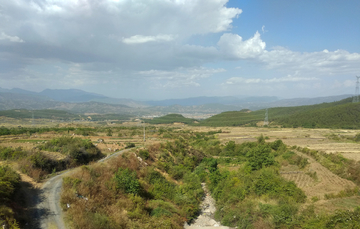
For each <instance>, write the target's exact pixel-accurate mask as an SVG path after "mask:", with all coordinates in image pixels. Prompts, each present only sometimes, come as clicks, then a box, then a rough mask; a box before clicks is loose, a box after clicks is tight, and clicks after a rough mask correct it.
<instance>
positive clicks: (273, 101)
mask: <svg viewBox="0 0 360 229" xmlns="http://www.w3.org/2000/svg"><path fill="white" fill-rule="evenodd" d="M348 97H351V95H339V96H329V97H318V98H296V99H278V98H277V97H274V96H262V97H260V96H259V97H243V98H237V97H234V96H223V97H206V96H202V97H193V98H185V99H167V100H160V101H145V102H142V101H136V100H132V99H118V98H110V97H107V96H104V95H101V94H96V93H90V92H86V91H82V90H77V89H56V90H54V89H46V90H44V91H42V92H33V91H27V90H23V89H19V88H13V89H3V88H0V110H11V109H28V110H38V109H56V110H65V111H69V112H73V113H98V114H110V113H114V114H132V115H136V116H139V115H153V116H161V115H165V114H169V113H179V114H184V115H186V116H191V115H194V116H198V115H200V116H201V115H202V114H212V115H213V114H218V113H221V112H224V111H239V110H242V109H250V110H259V109H263V108H266V107H287V106H300V105H313V104H318V103H324V102H334V101H339V100H341V99H344V98H348Z"/></svg>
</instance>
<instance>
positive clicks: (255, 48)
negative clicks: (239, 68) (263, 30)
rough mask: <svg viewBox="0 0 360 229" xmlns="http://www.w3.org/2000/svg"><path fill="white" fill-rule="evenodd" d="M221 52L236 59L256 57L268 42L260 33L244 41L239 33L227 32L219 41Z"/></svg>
mask: <svg viewBox="0 0 360 229" xmlns="http://www.w3.org/2000/svg"><path fill="white" fill-rule="evenodd" d="M218 46H219V49H220V52H222V53H223V54H224V56H226V57H229V58H235V59H248V58H256V57H258V56H259V55H260V54H262V53H263V52H264V50H265V47H266V44H265V42H263V41H262V40H261V37H260V33H259V32H256V33H255V35H254V36H253V37H252V38H250V39H248V40H245V41H243V39H242V37H240V36H239V35H237V34H231V33H225V34H223V35H222V36H221V37H220V40H219V42H218Z"/></svg>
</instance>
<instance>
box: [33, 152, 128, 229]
mask: <svg viewBox="0 0 360 229" xmlns="http://www.w3.org/2000/svg"><path fill="white" fill-rule="evenodd" d="M129 150H131V149H125V150H121V151H118V152H115V153H113V154H112V155H110V156H107V157H106V158H103V159H101V160H99V161H98V163H102V162H104V161H107V160H109V159H110V158H112V157H115V156H119V155H121V154H123V153H125V152H127V151H129ZM77 169H78V168H74V169H71V170H67V171H64V172H62V173H60V174H59V175H57V176H55V177H52V178H51V179H50V180H48V181H47V182H45V183H44V185H43V186H42V188H41V190H40V192H39V194H38V195H37V196H34V200H33V201H34V202H35V205H36V208H35V211H34V214H33V219H34V220H33V223H32V225H31V227H32V228H42V229H56V228H58V229H66V228H67V227H66V225H65V223H64V220H63V212H62V210H61V207H60V194H61V187H62V181H63V177H65V176H69V175H70V174H71V173H73V172H75V171H76V170H77Z"/></svg>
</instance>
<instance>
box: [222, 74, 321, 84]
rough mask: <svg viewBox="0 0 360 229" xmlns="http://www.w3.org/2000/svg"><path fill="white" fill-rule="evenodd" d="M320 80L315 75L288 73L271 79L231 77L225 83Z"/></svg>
mask: <svg viewBox="0 0 360 229" xmlns="http://www.w3.org/2000/svg"><path fill="white" fill-rule="evenodd" d="M314 80H319V79H318V78H315V77H297V76H291V75H288V76H286V77H280V78H271V79H260V78H243V77H231V78H229V79H228V80H226V82H225V84H227V85H235V84H259V83H262V84H269V83H283V82H301V81H314Z"/></svg>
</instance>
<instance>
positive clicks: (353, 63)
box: [259, 47, 360, 75]
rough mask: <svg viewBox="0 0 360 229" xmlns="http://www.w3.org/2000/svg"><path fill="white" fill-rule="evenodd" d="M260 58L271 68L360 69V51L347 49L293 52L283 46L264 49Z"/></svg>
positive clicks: (330, 71)
mask: <svg viewBox="0 0 360 229" xmlns="http://www.w3.org/2000/svg"><path fill="white" fill-rule="evenodd" d="M259 60H260V61H261V62H263V63H265V64H266V65H267V67H268V68H270V69H281V70H285V71H301V72H303V73H305V72H306V73H310V74H314V73H316V74H319V73H320V74H326V75H333V74H357V73H358V72H359V71H360V53H349V52H348V51H345V50H336V51H332V52H330V51H328V50H326V49H325V50H323V51H320V52H310V53H307V52H304V53H300V52H293V51H291V50H289V49H286V48H283V47H276V48H274V49H273V50H271V51H264V52H263V53H262V55H260V56H259Z"/></svg>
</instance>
